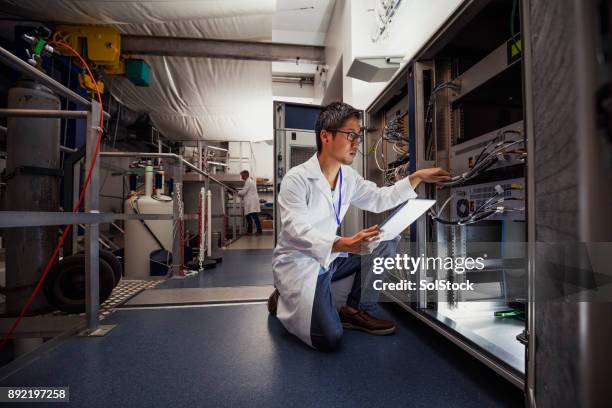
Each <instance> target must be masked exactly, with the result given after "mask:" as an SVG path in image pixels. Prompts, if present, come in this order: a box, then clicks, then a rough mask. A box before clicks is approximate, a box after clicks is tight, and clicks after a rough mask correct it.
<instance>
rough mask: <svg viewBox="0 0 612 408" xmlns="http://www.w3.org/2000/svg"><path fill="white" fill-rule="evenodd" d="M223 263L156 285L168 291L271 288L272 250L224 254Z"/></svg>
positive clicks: (244, 250)
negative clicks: (226, 287) (176, 289)
mask: <svg viewBox="0 0 612 408" xmlns="http://www.w3.org/2000/svg"><path fill="white" fill-rule="evenodd" d="M220 253H221V254H222V255H223V262H222V263H220V264H218V265H217V267H216V268H214V269H208V270H204V271H201V272H199V273H198V274H196V275H194V276H190V277H188V278H184V279H170V280H167V281H166V282H162V283H160V284H159V285H157V287H156V288H157V289H167V288H209V287H218V286H248V285H253V286H263V285H272V284H273V283H274V279H273V278H272V266H271V262H272V250H271V249H242V250H228V251H221V252H220Z"/></svg>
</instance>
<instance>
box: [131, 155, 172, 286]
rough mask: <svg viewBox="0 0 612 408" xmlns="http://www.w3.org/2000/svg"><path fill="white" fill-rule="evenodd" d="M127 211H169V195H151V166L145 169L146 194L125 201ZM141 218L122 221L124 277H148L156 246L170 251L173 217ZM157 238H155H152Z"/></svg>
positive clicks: (168, 212) (135, 195) (170, 211)
mask: <svg viewBox="0 0 612 408" xmlns="http://www.w3.org/2000/svg"><path fill="white" fill-rule="evenodd" d="M124 208H125V213H126V214H136V213H138V214H172V208H173V204H172V198H171V197H169V196H166V195H163V194H159V190H158V191H157V192H156V194H155V195H153V167H152V166H146V168H145V193H144V195H142V194H134V195H132V196H131V197H129V198H128V199H127V200H126V201H125V206H124ZM144 223H146V226H147V227H148V229H149V230H150V231H149V230H147V228H146V227H145V226H144V225H143V222H141V221H140V220H128V221H126V222H125V261H124V262H125V265H124V266H125V276H126V277H127V278H130V279H148V278H150V271H149V257H150V254H151V252H153V251H155V250H158V249H165V250H166V251H168V252H171V251H172V220H155V221H151V220H146V221H144ZM153 235H155V237H156V238H157V240H156V239H155V238H154V237H153ZM157 241H159V243H158V242H157ZM160 244H161V245H162V246H163V248H161V247H160Z"/></svg>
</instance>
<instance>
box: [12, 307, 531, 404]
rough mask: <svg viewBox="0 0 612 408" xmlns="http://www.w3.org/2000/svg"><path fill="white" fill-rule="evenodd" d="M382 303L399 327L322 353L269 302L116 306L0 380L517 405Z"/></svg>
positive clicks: (142, 394)
mask: <svg viewBox="0 0 612 408" xmlns="http://www.w3.org/2000/svg"><path fill="white" fill-rule="evenodd" d="M380 313H381V315H383V316H387V317H391V318H393V319H394V320H395V321H396V322H397V324H398V330H397V331H396V333H395V334H393V335H391V336H384V337H383V336H372V335H368V334H365V333H362V332H355V331H345V333H344V337H343V340H342V346H341V348H340V350H338V351H336V352H332V353H323V352H317V351H314V350H312V349H310V348H308V347H307V346H305V345H304V344H302V343H301V342H299V341H298V340H297V339H296V338H294V337H293V336H292V335H290V334H288V333H287V332H286V331H285V329H284V328H283V327H282V326H281V324H280V322H279V321H278V320H277V319H276V318H274V317H270V316H269V315H268V313H267V311H266V306H265V305H239V306H219V307H207V308H177V309H157V310H138V311H120V312H116V313H115V314H114V315H112V316H111V317H110V318H108V319H106V320H105V321H104V323H106V324H108V323H117V324H118V326H117V327H116V328H115V329H114V330H113V331H112V332H111V333H109V334H108V335H107V336H106V337H102V338H80V337H74V338H70V339H68V340H66V341H65V342H63V343H62V344H61V345H59V346H58V347H56V348H55V349H53V350H51V351H48V352H46V353H45V354H43V355H42V356H41V357H39V358H38V359H36V360H35V361H33V362H32V363H31V364H30V365H29V366H26V367H25V368H23V369H21V370H20V371H18V372H16V373H14V374H13V375H11V376H10V377H9V378H7V379H3V380H2V381H0V385H1V386H42V385H45V386H68V387H70V397H71V404H70V405H71V406H78V407H81V406H83V407H84V406H87V407H109V406H129V407H169V406H171V407H188V406H189V407H228V406H232V407H260V406H265V407H304V406H308V407H351V408H355V407H427V408H432V407H445V408H447V407H478V408H480V407H514V406H522V393H521V391H520V390H519V389H518V388H516V387H514V386H512V385H511V384H509V383H507V382H506V381H505V380H503V379H501V378H500V377H498V376H497V375H496V374H495V373H493V372H492V371H491V370H490V369H488V368H486V367H485V366H483V365H482V364H481V363H479V362H478V361H476V360H475V359H473V358H472V357H470V356H469V355H467V354H466V353H465V352H463V351H462V350H460V349H459V348H457V347H456V346H455V345H453V344H452V343H450V342H449V341H448V340H446V339H444V338H443V337H441V336H440V335H439V334H437V333H435V332H434V331H433V330H431V329H430V328H429V327H427V326H425V325H424V324H423V323H422V322H420V321H418V320H417V319H415V318H413V317H412V316H410V315H408V314H407V313H406V312H405V311H402V310H399V309H398V308H397V306H394V305H387V306H385V307H384V308H383V310H381V312H380ZM54 406H58V405H54Z"/></svg>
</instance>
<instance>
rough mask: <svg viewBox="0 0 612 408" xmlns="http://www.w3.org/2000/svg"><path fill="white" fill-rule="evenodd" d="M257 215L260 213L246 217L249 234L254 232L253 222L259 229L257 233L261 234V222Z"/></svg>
mask: <svg viewBox="0 0 612 408" xmlns="http://www.w3.org/2000/svg"><path fill="white" fill-rule="evenodd" d="M257 215H258V213H250V214H247V215H246V220H247V233H248V234H250V233H251V232H253V222H255V228H257V233H258V234H259V233H261V223H260V222H259V217H258V216H257Z"/></svg>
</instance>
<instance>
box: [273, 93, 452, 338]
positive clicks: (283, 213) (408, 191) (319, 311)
mask: <svg viewBox="0 0 612 408" xmlns="http://www.w3.org/2000/svg"><path fill="white" fill-rule="evenodd" d="M315 133H316V142H317V153H316V154H315V155H314V156H312V157H311V158H310V160H308V161H307V162H305V163H303V164H301V165H299V166H296V167H293V168H292V169H290V170H289V171H288V172H287V174H286V175H285V177H283V180H282V183H281V187H280V192H279V195H278V206H279V209H280V218H281V219H280V230H279V234H278V241H277V244H276V248H275V249H274V255H273V258H272V269H273V273H274V284H275V287H276V290H275V291H274V293H273V294H272V295H271V296H270V299H269V301H268V310H269V311H270V313H271V314H273V315H276V316H277V317H278V319H279V320H280V321H281V323H282V324H283V325H284V326H285V328H286V329H287V330H288V331H289V332H291V333H293V334H294V335H296V336H297V337H298V338H300V339H301V340H302V341H303V342H305V343H306V344H308V345H309V346H311V347H313V348H315V349H318V350H333V349H335V348H336V347H338V345H339V343H340V339H341V337H342V331H343V328H346V329H357V330H362V331H365V332H367V333H370V334H389V333H392V332H393V331H394V329H395V325H394V324H393V322H390V321H388V320H384V319H380V318H377V317H375V315H374V314H373V312H374V310H375V309H376V303H377V302H376V299H375V298H367V297H366V298H364V297H362V287H363V288H364V289H367V288H369V287H371V282H372V277H373V276H375V275H373V274H372V272H371V271H372V268H371V266H372V263H373V259H374V257H394V256H395V251H396V246H397V241H398V239H397V238H396V239H395V240H390V241H386V242H382V243H380V245H378V246H377V247H376V249H374V252H372V247H374V245H373V244H372V240H373V239H376V237H377V236H378V235H379V230H378V226H373V227H370V228H367V229H365V230H362V231H360V232H358V233H357V234H355V235H353V236H347V237H342V236H339V235H337V231H338V227H339V226H340V224H341V222H342V218H344V216H345V214H346V212H347V210H348V209H349V206H350V205H353V206H355V207H357V208H360V209H362V210H366V211H372V212H376V213H379V212H382V211H385V210H389V209H391V208H393V207H396V206H398V205H399V204H402V203H403V202H405V201H407V200H409V199H411V198H415V197H416V196H417V195H416V193H415V189H416V187H417V186H418V185H419V183H421V182H426V183H433V182H437V181H443V180H449V179H450V177H449V174H448V172H446V171H445V170H442V169H440V168H431V169H422V170H418V171H416V172H414V173H412V174H411V175H410V176H409V177H406V178H405V179H403V180H400V181H398V182H397V183H395V185H393V186H390V187H382V188H379V187H378V186H377V185H376V184H374V183H373V182H371V181H368V180H364V179H363V177H361V175H359V173H357V172H356V171H355V170H353V168H352V167H351V166H350V164H351V163H352V162H353V160H354V159H355V156H356V155H357V151H358V147H359V144H360V142H361V139H362V137H363V132H362V130H361V121H360V111H358V110H356V109H355V108H353V107H352V106H350V105H348V104H345V103H341V102H334V103H332V104H330V105H328V106H327V107H325V108H324V109H323V110H322V111H321V113H320V115H319V118H318V119H317V123H316V126H315ZM369 252H372V253H369ZM362 272H363V274H362ZM351 275H353V276H354V280H353V286H352V289H351V292H350V294H349V296H348V299H347V302H346V305H345V306H344V307H342V308H341V309H340V310H339V311H338V310H336V308H335V306H334V302H333V299H332V292H331V283H332V282H333V281H336V280H339V279H342V278H345V277H348V276H351ZM362 285H363V286H362Z"/></svg>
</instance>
